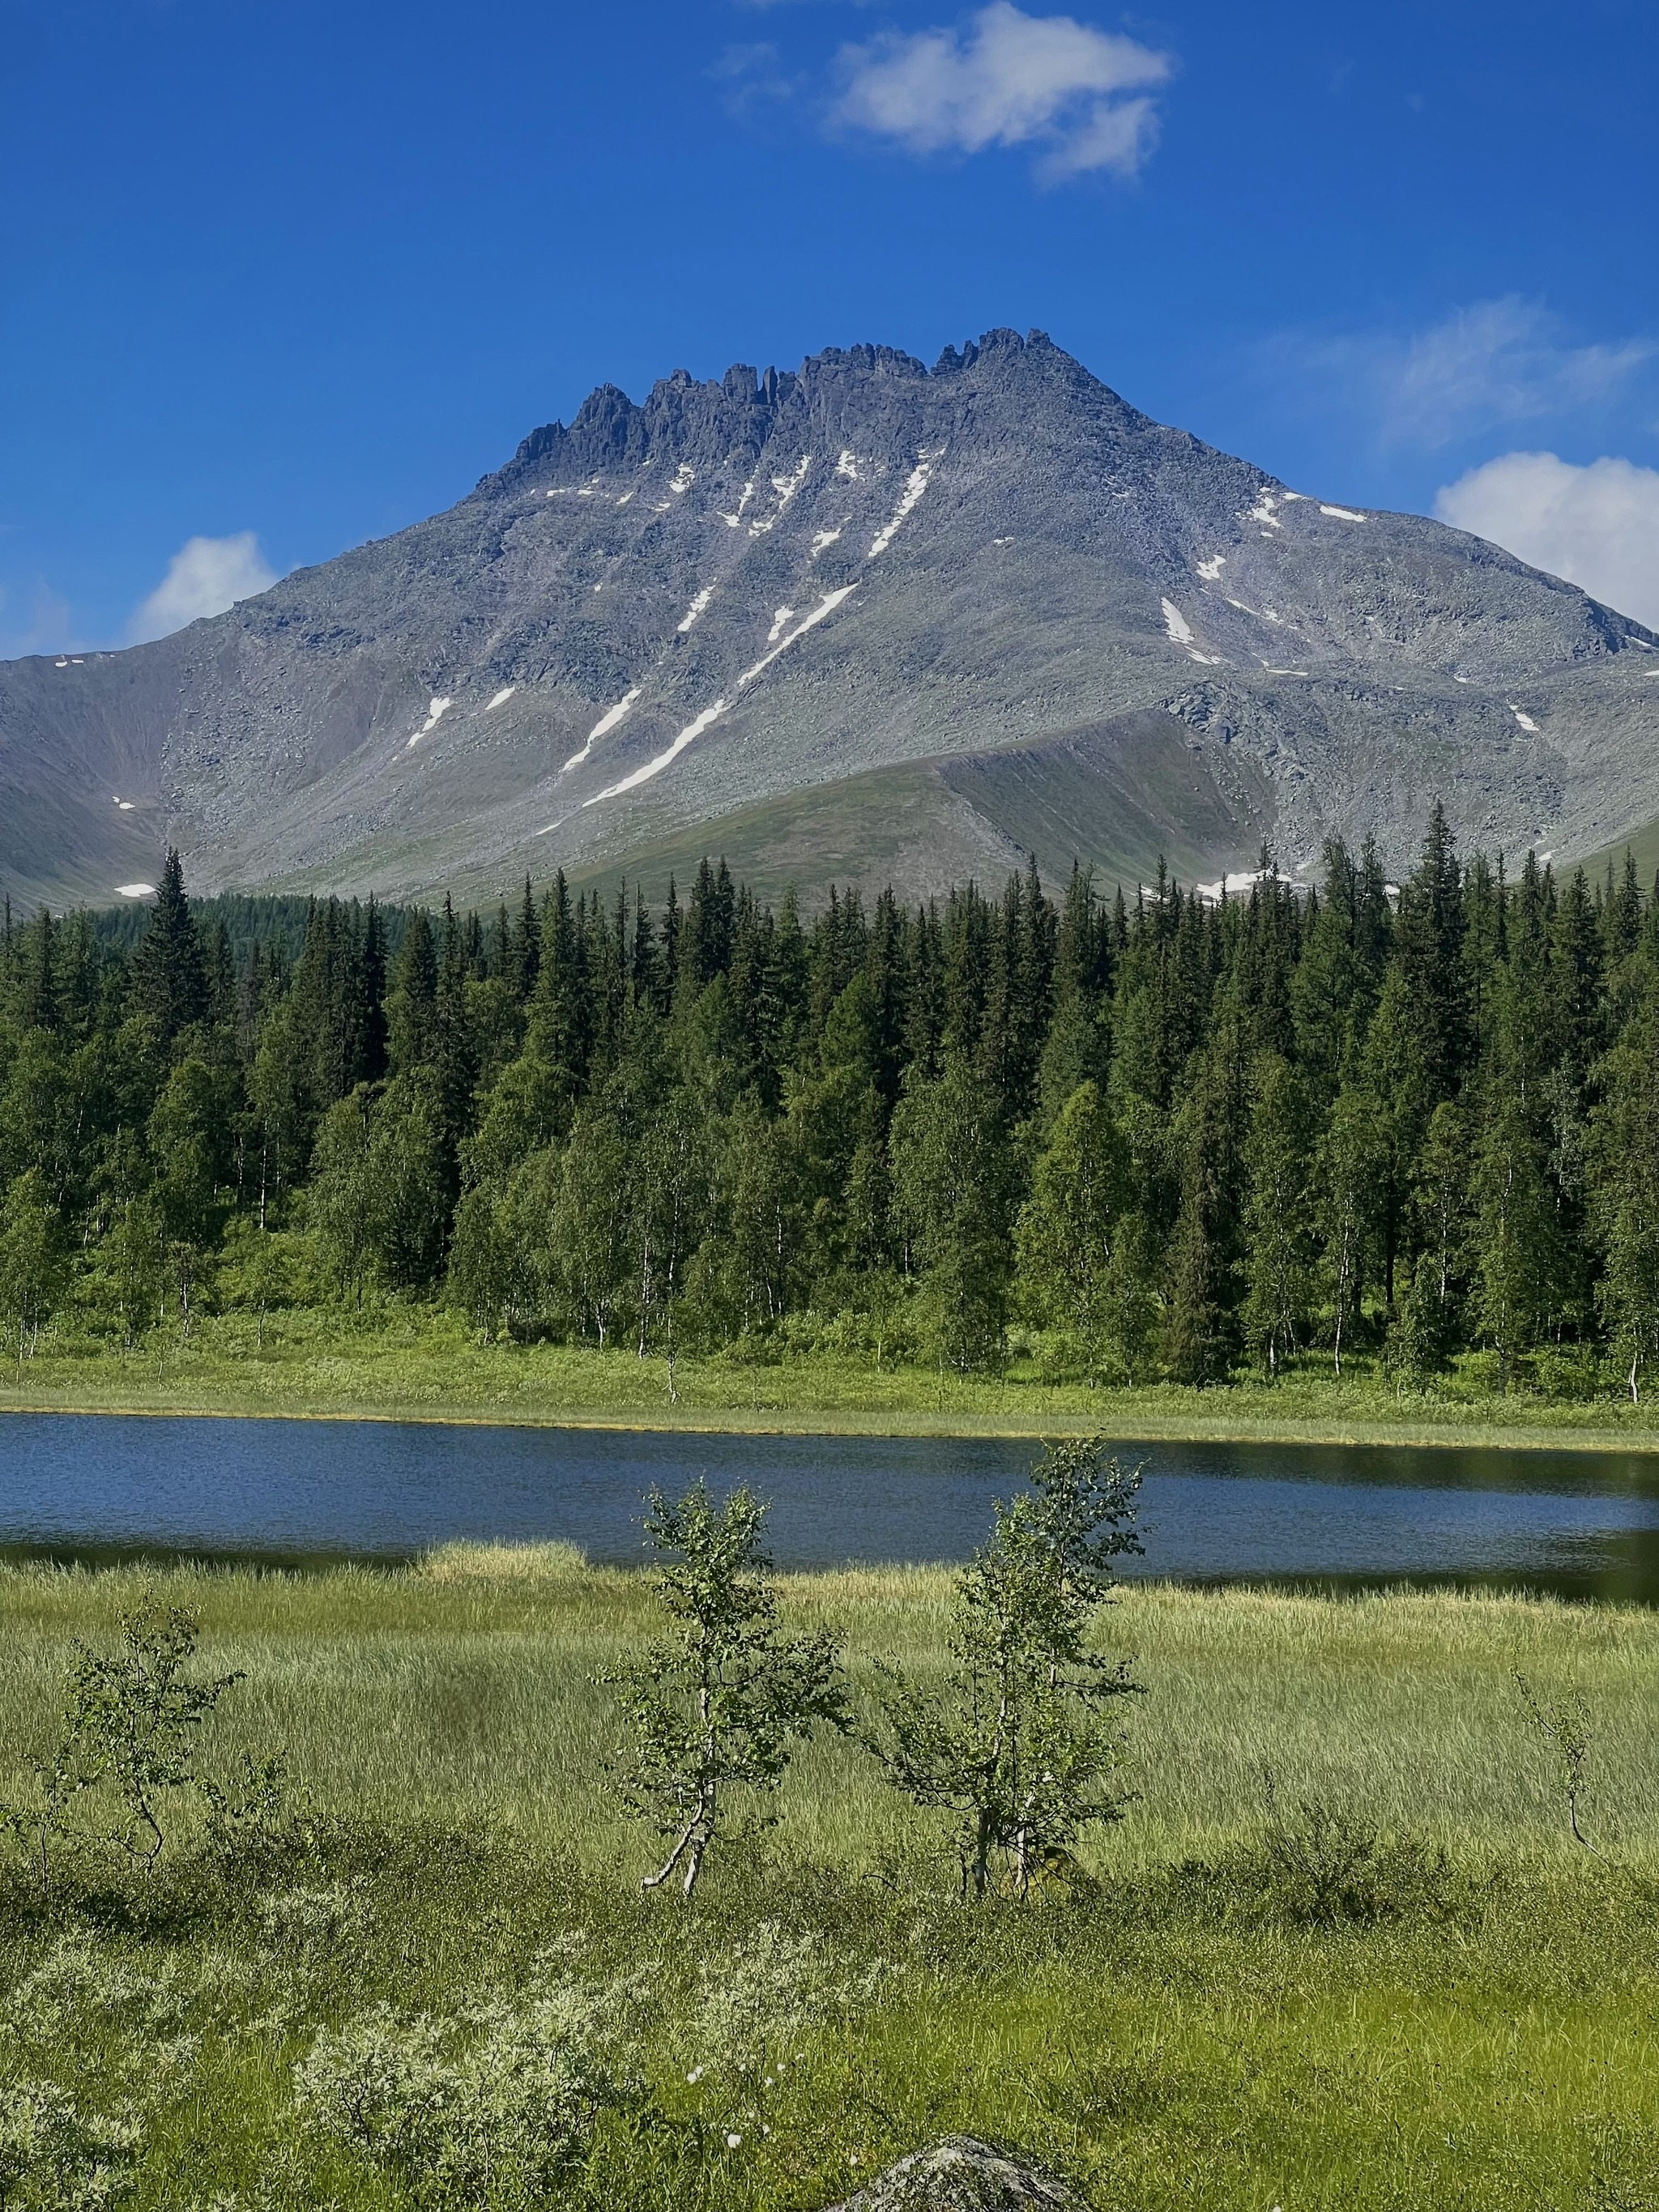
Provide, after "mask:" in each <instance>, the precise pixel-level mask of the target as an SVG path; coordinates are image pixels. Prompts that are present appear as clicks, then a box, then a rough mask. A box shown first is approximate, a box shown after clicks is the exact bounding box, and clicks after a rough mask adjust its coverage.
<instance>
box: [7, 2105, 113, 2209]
mask: <svg viewBox="0 0 1659 2212" xmlns="http://www.w3.org/2000/svg"><path fill="white" fill-rule="evenodd" d="M137 2140H138V2138H137V2129H135V2128H133V2127H131V2126H130V2125H129V2124H126V2123H125V2122H124V2121H118V2120H111V2119H106V2118H101V2117H100V2116H99V2115H97V2114H95V2113H94V2114H83V2113H82V2112H80V2110H79V2109H78V2108H77V2106H76V2103H75V2100H74V2099H73V2098H72V2097H70V2094H69V2093H68V2092H67V2091H66V2090H64V2089H60V2088H59V2087H58V2085H57V2084H56V2083H55V2082H52V2081H13V2082H10V2083H9V2084H8V2085H7V2087H6V2089H5V2091H4V2093H3V2095H0V2205H3V2206H4V2207H6V2208H7V2212H13V2208H15V2212H94V2208H97V2207H100V2206H103V2205H106V2204H113V2203H116V2201H117V2200H118V2198H119V2197H121V2196H123V2195H124V2194H125V2191H126V2190H127V2188H128V2187H129V2185H130V2184H131V2173H132V2162H133V2155H134V2153H135V2151H136V2149H137Z"/></svg>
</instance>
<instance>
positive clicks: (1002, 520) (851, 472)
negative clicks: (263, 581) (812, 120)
mask: <svg viewBox="0 0 1659 2212" xmlns="http://www.w3.org/2000/svg"><path fill="white" fill-rule="evenodd" d="M1436 794H1438V796H1439V797H1440V798H1441V799H1443V802H1444V804H1445V806H1446V809H1447V811H1448V813H1449V817H1450V818H1451V820H1452V823H1453V824H1454V826H1455V829H1456V830H1457V832H1458V835H1459V836H1460V838H1461V839H1462V841H1463V842H1465V843H1466V844H1474V843H1480V844H1484V845H1486V846H1487V847H1489V848H1499V847H1501V848H1504V849H1505V850H1506V851H1508V852H1510V854H1517V853H1519V852H1522V851H1523V850H1525V849H1526V848H1528V847H1529V846H1535V847H1538V848H1542V849H1550V850H1553V851H1554V852H1555V854H1557V856H1558V857H1568V856H1572V855H1577V854H1584V853H1589V852H1591V851H1595V850H1599V849H1601V848H1607V847H1609V846H1611V845H1613V843H1614V842H1617V841H1619V840H1620V839H1622V838H1624V837H1626V836H1629V835H1631V834H1632V833H1634V832H1636V831H1638V830H1639V829H1641V828H1642V827H1643V826H1644V825H1645V824H1647V823H1651V822H1653V821H1654V820H1655V819H1656V818H1659V641H1656V640H1655V638H1654V636H1653V635H1651V634H1650V632H1648V631H1647V630H1645V629H1642V628H1641V627H1640V626H1639V625H1638V623H1633V622H1631V621H1628V620H1626V617H1623V616H1621V615H1619V614H1615V613H1613V611H1611V610H1609V609H1608V608H1606V607H1603V606H1601V605H1598V604H1597V603H1596V602H1595V600H1593V599H1589V598H1588V597H1587V596H1586V595H1585V594H1584V593H1583V592H1581V591H1579V590H1577V588H1576V587H1575V586H1572V585H1570V584H1566V583H1563V582H1561V581H1560V580H1559V579H1558V578H1555V577H1552V576H1547V575H1545V574H1541V573H1540V572H1539V571H1538V570H1536V569H1533V568H1528V567H1526V566H1525V565H1524V563H1522V562H1519V561H1516V560H1515V559H1513V558H1511V557H1510V555H1508V554H1506V553H1504V552H1502V551H1500V550H1498V548H1497V547H1495V546H1492V545H1489V544H1485V543H1484V542H1483V541H1481V540H1480V539H1479V538H1471V537H1468V536H1466V535H1464V534H1463V533H1462V532H1458V531H1455V530H1449V529H1447V528H1445V527H1444V526H1442V525H1441V524H1438V523H1435V522H1431V521H1428V520H1425V519H1424V518H1422V517H1420V516H1417V515H1407V514H1390V513H1377V512H1371V511H1368V512H1364V513H1362V512H1360V511H1358V510H1356V509H1352V508H1349V507H1345V506H1342V505H1340V504H1338V503H1336V502H1334V501H1326V500H1322V499H1320V498H1319V497H1317V496H1315V495H1307V494H1304V493H1303V492H1300V491H1297V490H1293V489H1291V488H1290V487H1289V486H1287V485H1285V484H1282V483H1279V482H1278V481H1277V480H1276V479H1274V478H1273V477H1270V476H1267V475H1266V474H1265V473H1264V472H1263V471H1261V470H1260V469H1258V468H1255V467H1253V466H1252V465H1250V464H1249V463H1248V462H1245V461H1241V460H1236V459H1232V458H1231V456H1229V455H1227V454H1225V453H1218V452H1217V451H1215V450H1214V449H1213V448H1212V447H1208V446H1206V445H1203V444H1201V443H1200V441H1198V440H1197V439H1195V438H1193V437H1190V436H1189V435H1187V433H1186V432H1184V431H1181V430H1176V429H1170V428H1166V427H1165V426H1164V425H1162V424H1160V423H1157V422H1152V420H1150V419H1149V418H1148V417H1147V416H1145V415H1142V414H1139V413H1138V412H1137V411H1136V410H1135V409H1134V408H1133V407H1131V406H1129V405H1127V404H1126V403H1125V402H1124V401H1123V400H1121V399H1120V398H1118V397H1117V396H1116V394H1115V393H1114V392H1110V391H1109V390H1108V389H1107V388H1106V386H1104V385H1103V384H1101V383H1099V382H1098V381H1097V380H1096V379H1095V378H1094V377H1093V376H1091V374H1089V373H1088V371H1087V370H1086V369H1085V368H1082V367H1081V366H1080V365H1079V363H1078V362H1075V361H1073V359H1072V358H1071V357H1070V356H1068V355H1066V353H1064V352H1062V351H1061V350H1060V349H1059V348H1058V347H1056V346H1055V345H1054V344H1053V343H1051V342H1050V341H1049V340H1048V338H1047V337H1044V336H1043V335H1042V333H1041V332H1038V331H1033V332H1032V333H1031V334H1030V336H1029V337H1025V338H1023V339H1022V338H1021V337H1018V335H1016V334H1015V333H1014V332H1012V331H992V332H990V333H989V334H988V335H987V337H983V338H981V340H980V342H979V343H977V344H976V345H969V346H968V347H966V348H965V349H963V350H962V351H960V352H958V351H957V350H956V349H954V348H947V349H946V350H945V353H944V354H943V355H942V356H940V358H939V362H937V363H936V364H935V366H934V367H933V368H932V369H931V370H930V369H928V368H926V367H925V366H924V365H923V363H922V362H919V361H916V360H914V359H912V358H911V357H910V356H908V355H906V354H902V353H897V352H894V351H892V350H890V349H887V348H885V347H880V346H856V347H854V348H852V349H849V350H846V351H840V350H830V351H828V352H825V353H821V354H818V355H816V356H813V357H812V358H811V360H809V361H807V362H804V363H803V365H802V366H801V368H799V370H798V371H796V372H794V373H793V374H784V373H780V372H777V371H775V370H772V369H768V370H767V371H766V373H765V374H764V375H762V376H757V374H756V373H755V372H754V371H753V370H752V369H750V368H732V369H731V370H729V371H728V372H727V374H726V376H725V377H724V378H723V379H722V380H720V382H719V383H718V384H699V383H696V382H695V381H694V380H692V378H691V377H690V376H689V375H688V374H685V373H684V371H680V372H677V373H676V374H674V375H672V376H671V377H669V378H668V379H667V380H665V381H664V382H662V383H659V384H658V385H657V386H655V387H654V389H653V391H652V392H651V394H650V397H649V398H647V400H646V402H645V404H643V405H642V406H640V405H635V403H634V402H633V401H632V400H631V399H629V398H628V397H627V395H626V394H625V393H623V392H619V391H617V389H616V388H615V387H614V386H604V387H602V388H601V389H600V390H599V391H597V392H594V393H593V394H592V396H591V397H590V398H588V399H587V400H586V402H585V403H584V404H583V405H582V407H581V410H580V412H579V413H578V415H577V416H576V417H575V419H574V422H571V423H570V425H569V426H568V428H566V427H565V426H563V425H562V424H560V423H556V422H555V423H552V424H550V425H549V426H548V427H547V428H544V429H541V430H538V431H536V432H534V433H533V434H532V435H531V436H530V437H528V438H526V440H525V441H524V443H523V444H522V445H521V446H520V448H519V450H518V452H517V453H516V454H515V455H514V456H513V459H512V460H511V461H509V462H508V463H507V465H506V466H505V467H504V468H502V469H501V470H500V471H497V472H496V473H495V475H493V476H489V477H485V478H484V480H483V482H482V483H480V484H479V485H478V486H477V489H475V490H474V491H473V492H472V493H471V495H469V496H468V497H467V498H465V499H464V500H462V501H460V502H459V505H458V506H456V507H452V508H450V509H449V511H448V512H447V513H443V514H441V515H438V516H435V518H434V519H433V520H430V521H428V522H422V523H419V524H417V525H416V526H415V527H413V528H412V529H409V530H405V531H403V532H399V533H398V535H397V536H396V537H393V538H386V539H383V540H380V541H379V542H376V543H373V544H368V545H364V546H362V547H360V548H359V549H358V550H356V551H355V552H351V553H347V554H344V555H343V556H341V557H340V558H339V559H337V560H334V561H329V562H325V563H323V564H322V565H321V566H320V567H317V568H307V569H301V570H300V571H298V572H296V573H295V574H293V575H290V576H289V577H287V578H285V579H284V580H283V582H281V583H280V584H278V585H276V586H275V587H274V588H273V589H272V590H270V591H269V592H264V594H262V595H261V596H260V597H259V598H258V599H250V600H247V601H245V602H244V603H242V604H241V605H238V606H236V607H234V608H233V609H232V610H231V611H229V612H228V613H227V614H223V615H220V616H217V617H215V618H214V619H212V620H211V621H206V622H199V623H194V624H192V625H191V628H190V629H185V630H183V631H180V632H179V633H178V634H177V635H174V636H173V637H169V638H165V639H162V640H161V641H160V642H158V643H156V644H153V645H143V646H138V647H133V648H132V649H131V650H130V651H127V652H121V653H97V654H88V655H86V656H84V658H69V657H64V658H63V659H29V660H21V661H13V662H8V663H5V664H0V884H3V885H4V886H5V888H7V889H8V890H9V891H10V892H11V894H12V896H13V898H14V900H15V901H16V900H20V899H21V900H22V901H24V902H27V901H28V900H31V899H33V898H37V897H41V896H51V897H52V898H54V899H57V900H63V899H64V898H66V897H70V896H74V897H79V898H85V899H88V900H91V901H94V902H107V901H109V900H110V899H111V898H112V896H114V895H115V894H116V893H117V892H118V890H119V889H120V887H121V886H122V885H124V884H136V883H145V882H154V881H155V871H156V868H157V866H158V858H157V856H158V854H159V852H160V850H161V846H162V844H163V843H164V842H165V841H166V840H167V839H171V840H172V841H173V842H176V843H178V844H179V846H180V847H181V848H182V850H183V852H184V854H185V862H186V867H187V870H188V873H189V877H190V880H191V884H192V885H196V886H199V887H201V888H203V889H204V890H205V889H214V888H220V887H236V888H240V889H251V888H252V887H254V886H256V885H257V886H259V887H261V888H264V889H274V890H309V889H317V890H342V891H344V890H352V891H360V892H366V891H368V890H375V891H378V892H379V893H380V894H381V895H382V896H410V895H414V894H420V893H424V892H429V891H432V890H438V889H441V888H449V889H453V890H455V891H456V892H457V893H458V894H459V895H461V896H465V897H467V898H480V897H489V896H494V895H495V894H496V893H497V892H500V891H505V890H510V889H511V888H512V887H513V885H514V884H517V883H518V882H520V880H521V879H522V878H523V876H524V874H525V873H526V871H529V872H531V873H532V874H533V875H535V876H536V877H537V878H538V879H539V878H544V877H545V876H548V875H550V873H551V872H552V870H553V868H554V866H556V865H561V866H563V867H564V868H565V869H566V871H567V872H568V873H569V874H570V875H571V876H572V877H573V878H576V879H581V880H592V879H597V878H603V877H605V876H614V875H615V874H616V873H617V872H619V871H622V870H624V869H625V870H627V871H628V872H636V871H638V872H644V873H645V875H646V877H647V881H652V882H653V883H654V882H655V881H657V880H659V878H661V877H664V876H665V875H666V873H667V872H668V870H669V869H670V868H671V867H672V866H679V867H680V868H681V869H682V871H684V866H685V863H686V861H687V860H688V859H689V858H694V857H695V856H696V854H698V853H700V852H702V851H703V850H705V849H707V850H711V851H719V850H724V851H725V852H726V853H727V854H728V855H729V856H730V857H731V859H732V863H733V866H734V867H741V868H742V870H743V871H744V872H745V873H747V874H749V875H750V876H751V877H753V878H758V879H759V880H760V881H761V882H762V883H763V884H767V885H768V886H769V887H771V888H775V887H776V886H777V885H780V884H781V883H782V882H783V881H784V880H786V879H789V878H793V879H794V880H797V881H798V882H799V883H800V884H801V885H802V887H803V889H804V890H805V891H807V892H808V893H809V894H810V893H811V892H812V891H814V890H819V889H821V888H822V886H823V884H825V883H826V882H828V881H829V879H831V878H837V879H840V880H842V881H846V880H848V879H860V878H861V879H866V880H883V881H884V880H886V879H887V878H891V879H892V880H893V881H895V882H896V883H897V884H902V886H903V887H904V888H905V889H907V890H909V891H911V892H912V893H916V892H922V891H926V890H930V889H933V888H937V887H939V886H940V885H942V884H945V883H947V882H949V881H950V880H951V879H952V878H958V877H962V876H965V875H969V874H975V875H977V876H979V877H980V878H981V880H983V879H985V878H987V876H988V877H991V878H995V877H997V876H1000V874H1001V873H1002V872H1004V871H1005V870H1006V868H1007V867H1008V866H1010V865H1011V864H1013V863H1017V862H1018V860H1019V858H1020V856H1021V854H1023V853H1024V852H1025V851H1028V850H1029V851H1033V852H1035V853H1036V854H1037V856H1038V858H1039V860H1040V861H1041V862H1042V864H1043V866H1044V867H1045V870H1046V871H1048V872H1054V871H1055V870H1056V869H1059V868H1063V867H1064V866H1066V865H1068V863H1069V861H1070V860H1071V858H1072V857H1073V855H1074V854H1075V855H1078V856H1079V857H1082V858H1084V859H1086V860H1095V861H1096V862H1097V864H1099V865H1100V866H1102V868H1103V870H1104V871H1105V872H1107V873H1108V874H1120V875H1127V876H1129V877H1131V878H1133V876H1134V875H1136V874H1138V873H1139V874H1144V873H1145V872H1146V871H1147V870H1148V869H1150V867H1151V866H1152V863H1153V861H1154V860H1155V858H1156V856H1157V854H1158V853H1159V852H1160V851H1162V852H1164V853H1166V854H1168V856H1169V858H1170V861H1171V863H1172V865H1174V866H1176V868H1177V869H1178V870H1179V871H1180V872H1182V874H1183V875H1194V874H1197V875H1217V874H1220V873H1223V872H1226V871H1227V870H1229V869H1230V868H1237V867H1240V866H1249V864H1250V862H1251V861H1252V860H1253V859H1254V857H1255V854H1256V852H1257V850H1258V848H1259V847H1260V845H1261V841H1262V839H1263V838H1264V836H1265V837H1267V838H1268V839H1270V840H1271V841H1272V842H1273V846H1274V848H1275V850H1276V852H1277V853H1278V854H1279V857H1280V859H1281V860H1282V861H1283V862H1284V863H1285V864H1286V865H1287V866H1291V867H1296V866H1302V867H1306V866H1311V865H1313V864H1314V863H1315V862H1316V860H1317V855H1318V852H1319V847H1320V843H1321V841H1322V838H1323V837H1324V836H1326V835H1327V834H1328V833H1329V832H1332V831H1340V832H1341V833H1343V834H1344V835H1345V836H1347V837H1349V838H1350V839H1358V838H1360V837H1363V836H1365V835H1366V834H1367V833H1372V834H1374V835H1375V836H1376V838H1377V839H1378V841H1379V842H1380V843H1381V845H1382V847H1383V852H1384V854H1385V856H1386V857H1387V858H1388V859H1389V860H1390V861H1395V862H1398V861H1403V860H1404V858H1405V856H1406V854H1407V853H1408V852H1409V851H1410V850H1411V849H1412V848H1413V847H1414V845H1415V844H1416V842H1417V841H1418V839H1419V836H1420V835H1421V830H1422V826H1423V822H1424V818H1425V814H1426V811H1427V808H1428V805H1429V803H1430V801H1431V799H1432V798H1433V797H1434V796H1435V795H1436Z"/></svg>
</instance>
